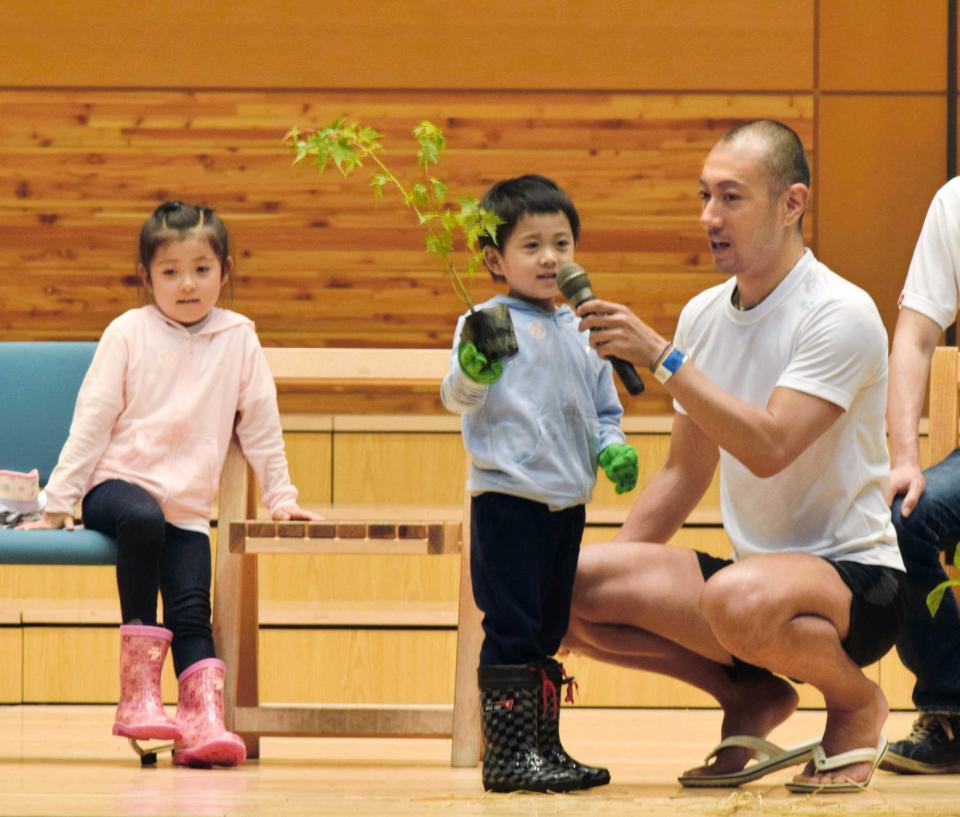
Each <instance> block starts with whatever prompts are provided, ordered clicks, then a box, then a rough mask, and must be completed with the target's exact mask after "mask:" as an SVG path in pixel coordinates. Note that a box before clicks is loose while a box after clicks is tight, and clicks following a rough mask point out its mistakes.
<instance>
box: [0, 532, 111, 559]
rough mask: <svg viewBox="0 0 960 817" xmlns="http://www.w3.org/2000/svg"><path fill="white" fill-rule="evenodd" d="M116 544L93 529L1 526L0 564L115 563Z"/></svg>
mask: <svg viewBox="0 0 960 817" xmlns="http://www.w3.org/2000/svg"><path fill="white" fill-rule="evenodd" d="M116 562H117V546H116V544H115V543H114V541H113V540H112V539H111V538H110V537H109V536H104V535H103V534H102V533H97V532H96V531H93V530H72V531H70V530H31V531H24V530H13V529H10V528H2V529H0V564H8V565H112V564H116Z"/></svg>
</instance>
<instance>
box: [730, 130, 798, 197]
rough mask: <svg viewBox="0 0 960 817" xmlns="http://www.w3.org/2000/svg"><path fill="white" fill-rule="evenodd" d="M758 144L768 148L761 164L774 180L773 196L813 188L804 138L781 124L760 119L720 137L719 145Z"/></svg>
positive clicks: (765, 148)
mask: <svg viewBox="0 0 960 817" xmlns="http://www.w3.org/2000/svg"><path fill="white" fill-rule="evenodd" d="M740 140H750V141H754V140H756V141H757V142H758V143H760V144H762V145H763V147H764V150H763V153H762V155H761V157H760V164H761V165H762V166H763V168H764V170H766V172H767V175H768V177H769V178H770V188H771V193H773V194H774V195H777V196H779V195H780V194H781V193H782V192H783V191H784V190H786V189H787V188H788V187H789V186H790V185H792V184H797V183H800V184H803V185H806V186H807V187H809V186H810V165H809V164H808V163H807V154H806V151H805V150H804V149H803V142H801V141H800V137H799V136H797V134H796V133H795V132H794V131H793V130H792V129H791V128H788V127H787V126H786V125H784V124H783V123H781V122H776V121H774V120H773V119H757V120H756V121H754V122H747V123H746V124H745V125H740V127H738V128H734V129H733V130H732V131H730V132H729V133H726V134H724V135H723V136H721V137H720V139H719V141H718V142H717V144H718V145H722V144H730V143H733V142H739V141H740Z"/></svg>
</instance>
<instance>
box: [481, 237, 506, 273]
mask: <svg viewBox="0 0 960 817" xmlns="http://www.w3.org/2000/svg"><path fill="white" fill-rule="evenodd" d="M483 265H484V266H485V267H486V268H487V271H488V272H489V273H490V274H491V275H492V276H493V280H494V281H505V280H506V276H505V275H504V274H503V256H502V255H500V251H499V250H498V249H497V248H496V247H490V246H487V247H484V248H483Z"/></svg>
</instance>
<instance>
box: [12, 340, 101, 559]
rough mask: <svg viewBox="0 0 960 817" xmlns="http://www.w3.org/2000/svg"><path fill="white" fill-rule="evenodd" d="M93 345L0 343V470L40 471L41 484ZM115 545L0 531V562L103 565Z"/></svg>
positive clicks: (92, 536)
mask: <svg viewBox="0 0 960 817" xmlns="http://www.w3.org/2000/svg"><path fill="white" fill-rule="evenodd" d="M96 348H97V344H96V343H86V342H55V341H53V342H27V343H15V342H7V343H0V395H2V398H0V468H5V469H9V470H12V471H29V470H31V469H33V468H36V469H37V470H39V472H40V484H41V485H45V484H46V482H47V480H48V479H49V478H50V473H51V471H53V469H54V466H56V464H57V459H58V458H59V457H60V449H61V448H63V444H64V443H65V442H66V440H67V435H68V434H69V432H70V422H71V420H72V419H73V408H74V405H75V404H76V402H77V392H79V391H80V384H81V383H82V382H83V377H84V375H85V374H86V373H87V369H88V368H90V361H91V360H93V353H94V351H95V350H96ZM115 562H116V545H115V544H114V543H113V540H111V539H110V538H109V537H108V536H104V535H103V534H101V533H97V532H95V531H92V530H79V531H18V530H11V529H9V528H0V564H62V565H109V564H114V563H115Z"/></svg>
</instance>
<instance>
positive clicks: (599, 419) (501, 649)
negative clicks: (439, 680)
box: [440, 175, 638, 791]
mask: <svg viewBox="0 0 960 817" xmlns="http://www.w3.org/2000/svg"><path fill="white" fill-rule="evenodd" d="M481 207H483V209H485V210H487V211H489V212H494V213H496V214H497V215H498V216H499V217H500V218H501V219H502V220H503V223H502V224H501V225H500V226H499V227H498V229H497V241H496V244H494V243H493V242H492V241H491V240H490V239H489V238H487V237H486V236H484V237H483V238H481V241H480V243H481V247H482V248H483V254H484V263H485V264H486V266H487V269H488V270H489V271H490V274H491V275H492V276H493V278H494V280H497V281H503V282H505V283H506V284H507V286H508V292H507V294H506V295H497V296H495V297H494V298H493V299H491V300H490V301H488V302H487V303H485V304H481V305H480V306H479V307H477V308H478V309H483V308H485V307H490V306H497V305H505V306H506V307H507V308H508V309H509V312H510V316H511V318H512V320H513V326H514V331H515V334H516V337H517V345H518V347H519V351H518V352H517V354H516V355H515V356H513V357H511V358H509V359H508V360H505V361H492V362H491V361H488V360H487V359H486V358H485V357H484V355H483V354H481V353H480V352H479V351H478V350H477V348H476V347H475V346H474V345H473V344H472V343H470V342H467V341H464V340H462V339H461V332H462V330H463V325H464V320H465V319H466V317H467V316H466V315H463V316H461V318H460V321H459V323H458V325H457V330H456V333H455V335H454V338H455V341H454V350H453V355H452V358H451V368H450V372H449V373H448V374H447V376H446V377H445V378H444V381H443V384H442V386H441V390H440V394H441V398H442V400H443V404H444V405H445V406H446V407H447V409H448V410H450V411H452V412H455V413H458V414H461V415H462V417H463V419H462V426H463V438H464V443H465V445H466V448H467V450H468V451H469V453H470V456H471V458H472V460H473V464H472V468H471V473H470V480H469V483H468V486H467V487H468V490H469V491H470V493H471V495H472V525H471V570H472V577H473V594H474V598H475V600H476V603H477V606H478V607H479V608H480V610H482V611H483V614H484V619H483V629H484V641H483V646H482V648H481V651H480V667H479V669H478V681H479V685H480V691H481V705H482V710H483V712H482V716H483V737H484V745H485V751H484V760H483V784H484V787H485V788H486V789H487V790H492V791H516V790H527V791H571V790H573V789H583V788H589V787H591V786H598V785H602V784H604V783H608V782H609V780H610V774H609V772H608V771H607V770H606V769H599V768H594V767H590V766H585V765H583V764H580V763H578V762H577V761H575V760H573V758H571V757H570V756H569V755H567V753H566V752H565V751H564V749H563V747H562V745H561V744H560V741H559V694H558V693H559V690H560V688H561V687H562V685H563V684H565V683H566V684H569V683H570V681H572V679H569V678H564V677H563V668H562V666H561V665H560V664H559V663H558V662H557V661H556V660H554V659H553V658H552V656H553V655H554V653H555V652H556V651H557V649H558V648H559V646H560V640H561V639H562V638H563V635H564V634H565V633H566V629H567V624H568V620H569V615H570V600H571V596H572V593H573V581H574V576H575V574H576V569H577V559H578V556H579V553H580V540H581V537H582V535H583V526H584V519H585V504H586V503H587V502H589V501H590V498H591V496H592V493H593V486H594V483H595V482H596V471H597V464H598V463H599V464H600V465H601V466H602V467H603V469H604V471H605V472H606V474H607V476H608V477H609V478H610V479H611V480H612V481H613V482H614V483H615V484H616V490H617V493H623V492H624V491H628V490H630V489H632V488H633V487H634V486H635V485H636V481H637V470H638V468H637V454H636V451H635V450H634V449H633V447H632V446H629V445H627V444H626V443H625V437H624V435H623V432H622V431H621V430H620V418H621V417H622V416H623V408H622V406H621V405H620V400H619V398H618V397H617V391H616V388H615V386H614V384H613V377H612V374H611V372H612V369H611V366H610V363H609V362H607V361H604V360H601V359H600V358H599V357H598V356H597V355H596V353H595V352H594V351H593V350H592V349H591V348H590V344H589V343H588V340H587V336H586V334H585V333H582V332H580V330H579V320H578V319H577V317H576V315H575V314H574V313H573V311H572V310H571V309H570V308H569V307H568V306H566V305H563V306H560V307H557V305H556V304H555V299H556V297H557V295H558V294H559V289H558V287H557V281H556V278H557V271H558V270H559V269H560V268H561V267H562V266H563V265H564V264H566V263H569V262H571V261H573V252H574V246H575V244H576V242H577V240H578V238H579V234H580V218H579V216H578V215H577V211H576V209H575V208H574V206H573V203H572V202H571V201H570V199H569V197H568V196H567V195H566V193H564V192H563V190H561V189H560V188H559V187H558V186H557V185H556V184H555V183H554V182H552V181H551V180H550V179H547V178H545V177H543V176H536V175H528V176H521V177H519V178H516V179H508V180H505V181H501V182H498V183H496V184H495V185H493V187H491V188H490V190H489V191H487V193H486V195H485V196H484V198H483V200H482V202H481ZM568 700H572V697H571V696H570V695H569V690H568Z"/></svg>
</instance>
